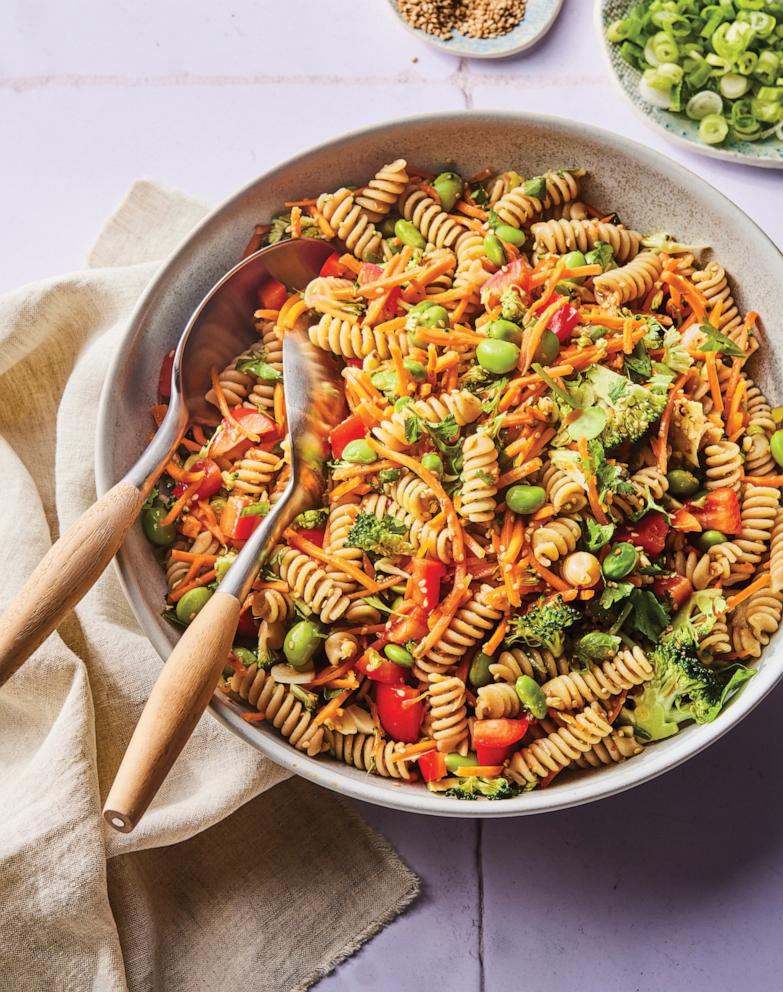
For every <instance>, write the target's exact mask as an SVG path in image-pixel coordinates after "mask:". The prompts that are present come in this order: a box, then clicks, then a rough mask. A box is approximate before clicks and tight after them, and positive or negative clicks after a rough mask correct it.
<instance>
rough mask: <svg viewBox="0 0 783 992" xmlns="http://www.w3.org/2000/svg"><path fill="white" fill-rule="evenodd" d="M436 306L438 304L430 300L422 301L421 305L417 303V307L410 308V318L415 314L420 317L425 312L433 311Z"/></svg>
mask: <svg viewBox="0 0 783 992" xmlns="http://www.w3.org/2000/svg"><path fill="white" fill-rule="evenodd" d="M434 306H436V304H435V303H432V302H431V301H430V300H422V301H421V303H417V304H416V306H415V307H411V308H410V310H409V311H408V316H409V317H410V316H412V315H413V314H416V316H418V315H419V314H420V313H424V311H425V310H431V309H432V307H434Z"/></svg>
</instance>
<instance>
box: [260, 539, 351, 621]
mask: <svg viewBox="0 0 783 992" xmlns="http://www.w3.org/2000/svg"><path fill="white" fill-rule="evenodd" d="M272 563H273V568H274V569H275V571H276V572H277V574H278V575H279V576H280V578H281V579H282V580H283V582H285V583H287V585H288V588H289V589H290V590H291V593H292V595H293V596H294V598H295V599H301V600H302V602H303V603H306V605H307V606H308V607H309V608H310V609H311V610H312V611H313V612H314V613H317V614H318V615H319V616H320V618H321V620H322V621H323V622H324V623H334V621H335V620H339V619H340V617H341V616H342V615H343V613H345V611H346V610H347V609H348V606H349V601H348V599H347V598H346V597H345V595H343V592H342V590H341V589H340V587H339V586H338V585H337V584H336V583H335V582H333V581H332V579H330V578H329V576H328V575H327V574H326V572H325V571H324V570H323V569H322V568H321V567H320V566H319V565H318V564H317V563H316V562H315V561H313V559H312V558H310V557H308V556H307V555H305V554H302V552H301V551H297V550H295V549H294V548H287V547H284V546H283V545H280V546H278V547H277V548H275V551H274V554H273V556H272Z"/></svg>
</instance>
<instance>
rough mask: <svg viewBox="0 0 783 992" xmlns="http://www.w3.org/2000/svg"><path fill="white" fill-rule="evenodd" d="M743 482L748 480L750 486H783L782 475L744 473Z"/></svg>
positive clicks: (777, 487)
mask: <svg viewBox="0 0 783 992" xmlns="http://www.w3.org/2000/svg"><path fill="white" fill-rule="evenodd" d="M742 481H743V482H749V483H750V484H751V485H752V486H771V487H772V488H773V489H779V488H780V487H781V486H783V475H744V476H743V477H742Z"/></svg>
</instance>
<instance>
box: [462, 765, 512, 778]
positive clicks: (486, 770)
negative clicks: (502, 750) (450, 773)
mask: <svg viewBox="0 0 783 992" xmlns="http://www.w3.org/2000/svg"><path fill="white" fill-rule="evenodd" d="M502 772H503V766H502V765H460V767H459V768H457V769H456V771H455V772H454V774H455V775H457V776H458V777H459V778H471V777H472V776H473V775H478V776H480V777H481V778H497V777H498V775H500V774H502Z"/></svg>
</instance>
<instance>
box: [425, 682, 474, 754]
mask: <svg viewBox="0 0 783 992" xmlns="http://www.w3.org/2000/svg"><path fill="white" fill-rule="evenodd" d="M428 682H429V705H430V720H431V727H432V739H433V740H434V741H435V743H436V745H437V747H438V750H439V751H444V752H452V751H459V752H460V753H462V754H464V753H466V752H467V745H468V711H467V708H466V706H465V683H464V682H463V681H462V679H458V678H457V677H456V675H439V674H438V673H437V672H432V673H430V675H429V679H428Z"/></svg>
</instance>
